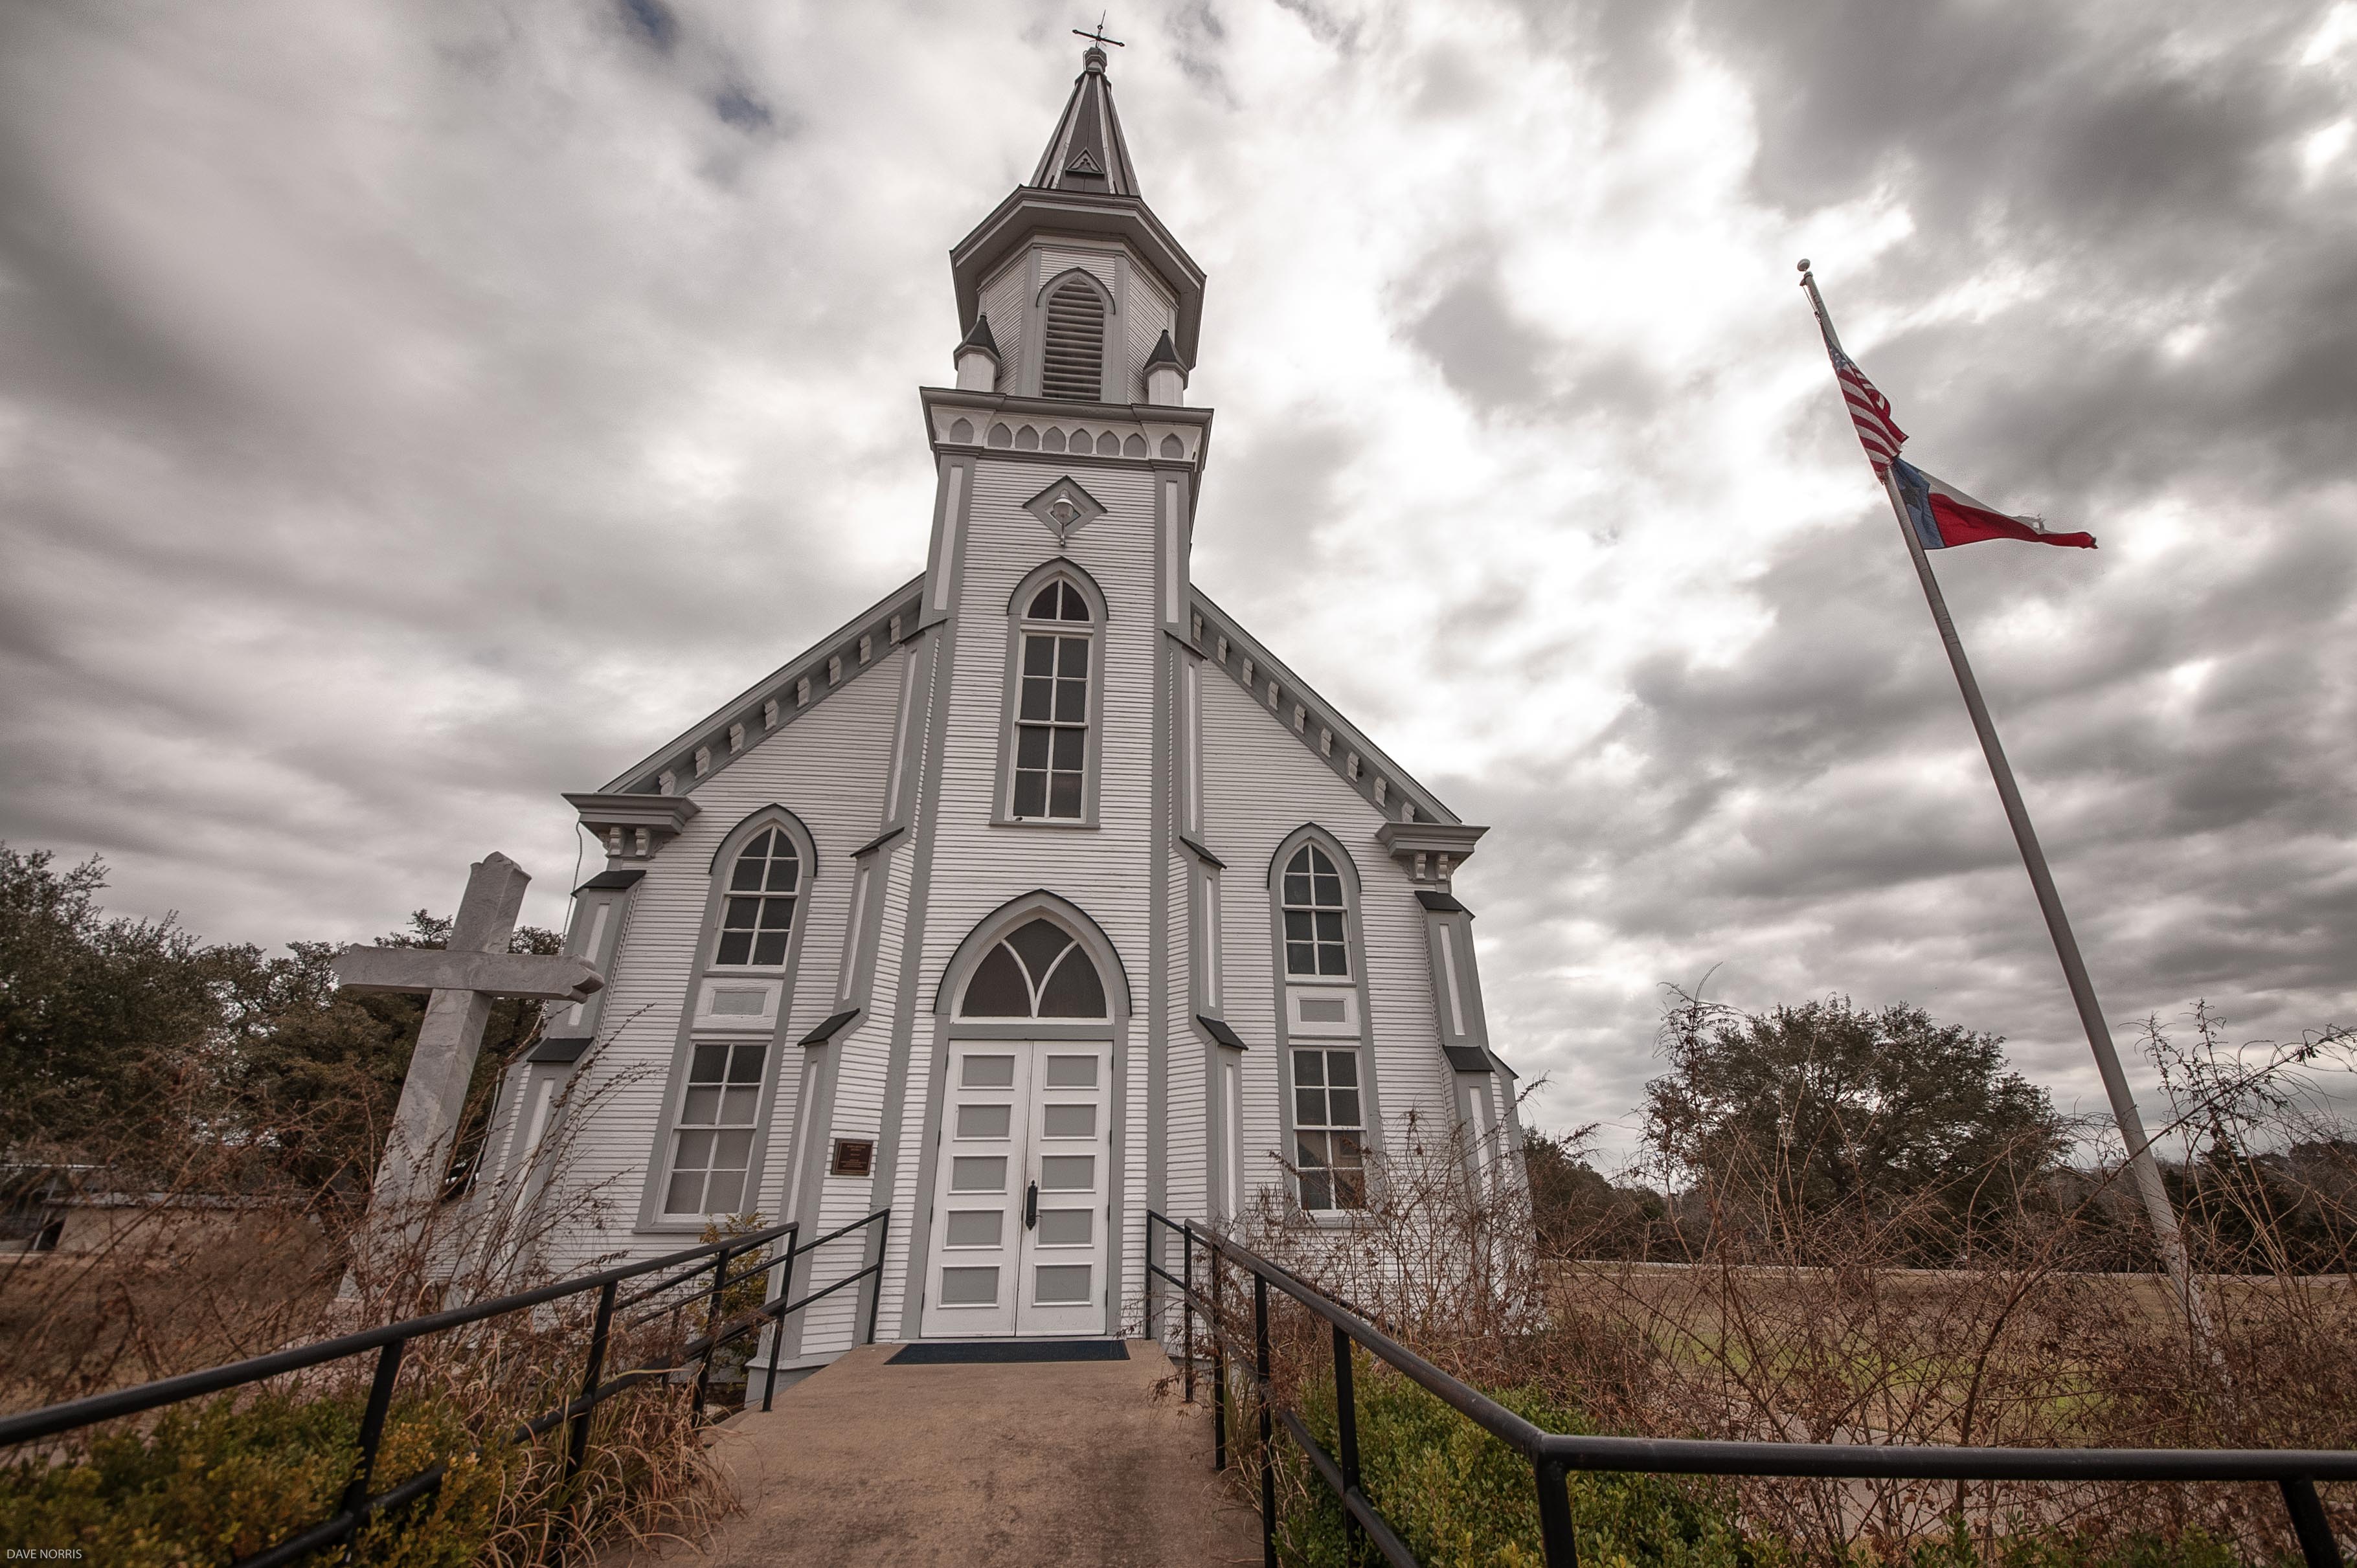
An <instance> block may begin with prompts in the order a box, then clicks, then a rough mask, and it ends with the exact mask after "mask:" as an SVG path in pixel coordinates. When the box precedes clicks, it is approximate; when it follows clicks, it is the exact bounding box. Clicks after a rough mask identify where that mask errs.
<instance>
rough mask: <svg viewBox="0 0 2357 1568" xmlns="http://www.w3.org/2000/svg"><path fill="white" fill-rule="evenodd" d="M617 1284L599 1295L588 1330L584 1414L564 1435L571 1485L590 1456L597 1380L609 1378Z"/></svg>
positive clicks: (566, 1466)
mask: <svg viewBox="0 0 2357 1568" xmlns="http://www.w3.org/2000/svg"><path fill="white" fill-rule="evenodd" d="M617 1284H618V1282H616V1281H614V1280H608V1281H607V1282H606V1285H605V1288H604V1289H603V1290H600V1291H599V1292H598V1293H597V1319H596V1321H595V1322H593V1323H592V1324H591V1325H590V1326H589V1368H588V1370H587V1371H586V1372H584V1373H582V1375H581V1401H582V1404H581V1410H580V1412H579V1413H577V1414H576V1415H575V1416H574V1418H573V1429H572V1431H570V1432H568V1433H566V1434H565V1479H566V1480H567V1481H571V1480H572V1479H573V1477H576V1476H578V1475H579V1474H581V1461H582V1459H583V1458H584V1457H585V1456H586V1455H587V1454H588V1452H589V1417H590V1415H591V1414H592V1413H593V1412H595V1410H596V1407H595V1406H594V1405H592V1404H591V1403H590V1401H592V1400H594V1399H596V1398H597V1380H598V1379H600V1378H602V1377H604V1376H605V1375H606V1343H607V1341H608V1339H609V1338H610V1337H612V1335H613V1331H614V1292H615V1289H616V1287H617Z"/></svg>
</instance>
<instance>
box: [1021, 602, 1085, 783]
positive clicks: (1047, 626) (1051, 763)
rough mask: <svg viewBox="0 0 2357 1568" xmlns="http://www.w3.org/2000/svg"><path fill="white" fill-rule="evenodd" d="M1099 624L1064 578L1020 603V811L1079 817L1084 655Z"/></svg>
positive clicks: (1083, 776) (1082, 751) (1083, 767)
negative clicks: (1023, 604) (1027, 602)
mask: <svg viewBox="0 0 2357 1568" xmlns="http://www.w3.org/2000/svg"><path fill="white" fill-rule="evenodd" d="M1095 632H1096V627H1095V623H1094V620H1093V618H1092V617H1091V615H1090V613H1089V604H1088V601H1087V600H1086V599H1085V598H1083V597H1082V595H1081V591H1080V589H1079V588H1077V587H1075V586H1074V585H1072V584H1071V583H1070V582H1068V581H1066V580H1064V579H1063V578H1060V577H1059V578H1056V579H1054V580H1052V581H1050V582H1049V584H1048V585H1046V586H1045V587H1042V588H1041V589H1039V592H1038V593H1036V594H1034V595H1032V596H1031V602H1030V603H1029V604H1028V605H1026V606H1025V607H1024V608H1023V625H1022V650H1021V654H1020V658H1021V663H1020V664H1019V666H1018V667H1017V671H1018V672H1017V677H1016V679H1017V690H1016V699H1015V703H1016V705H1015V787H1014V794H1013V798H1012V800H1011V802H1010V807H1009V810H1010V813H1011V814H1012V815H1014V816H1017V817H1047V818H1066V819H1070V820H1072V821H1078V820H1080V818H1081V817H1082V815H1083V814H1084V813H1085V811H1086V807H1087V797H1088V789H1087V781H1088V755H1089V659H1090V650H1091V646H1092V642H1093V640H1094V637H1095Z"/></svg>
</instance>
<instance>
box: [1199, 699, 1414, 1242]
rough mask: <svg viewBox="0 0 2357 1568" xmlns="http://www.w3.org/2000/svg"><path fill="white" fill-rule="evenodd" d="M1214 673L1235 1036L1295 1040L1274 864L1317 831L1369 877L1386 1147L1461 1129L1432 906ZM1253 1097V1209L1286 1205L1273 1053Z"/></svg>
mask: <svg viewBox="0 0 2357 1568" xmlns="http://www.w3.org/2000/svg"><path fill="white" fill-rule="evenodd" d="M1205 674H1206V679H1205V681H1204V683H1203V773H1204V782H1203V789H1204V797H1205V800H1204V832H1205V837H1206V842H1207V843H1209V844H1210V846H1211V850H1212V852H1213V853H1214V854H1217V855H1219V857H1220V858H1221V859H1222V860H1223V861H1225V862H1227V865H1228V870H1227V872H1226V873H1225V874H1224V875H1222V877H1221V879H1220V891H1221V899H1220V904H1221V918H1220V924H1221V929H1222V937H1223V939H1224V941H1223V946H1222V952H1223V954H1224V956H1225V958H1226V960H1227V968H1226V972H1225V983H1224V984H1223V986H1222V994H1223V997H1224V999H1225V1001H1226V1004H1227V1008H1226V1012H1227V1017H1228V1019H1229V1021H1230V1023H1231V1024H1232V1025H1233V1026H1235V1027H1236V1028H1237V1030H1238V1032H1239V1033H1241V1034H1243V1036H1244V1037H1245V1038H1246V1039H1247V1040H1250V1041H1252V1042H1254V1045H1255V1046H1257V1045H1258V1044H1259V1043H1260V1042H1261V1041H1264V1040H1268V1041H1272V1042H1274V1041H1275V1040H1280V1039H1282V1038H1283V1026H1282V1022H1281V1005H1280V998H1279V996H1278V993H1277V977H1276V975H1275V929H1276V926H1275V918H1276V911H1275V908H1274V907H1273V905H1272V902H1271V899H1270V897H1269V888H1268V876H1269V865H1270V862H1271V860H1272V858H1273V857H1274V856H1275V854H1276V849H1277V846H1278V844H1280V843H1282V842H1284V840H1285V838H1286V835H1287V834H1289V833H1291V832H1293V831H1294V830H1295V829H1296V828H1298V827H1300V826H1301V825H1302V824H1303V823H1305V822H1316V823H1317V824H1318V826H1320V827H1322V828H1324V829H1326V830H1327V831H1328V832H1331V833H1332V834H1333V835H1334V836H1335V838H1336V839H1337V840H1338V841H1339V842H1340V843H1341V845H1342V847H1343V848H1344V849H1345V850H1347V851H1348V852H1349V853H1350V855H1351V860H1352V862H1353V863H1354V864H1355V865H1357V867H1358V872H1359V879H1360V925H1361V929H1362V930H1363V931H1364V933H1365V937H1366V945H1367V951H1366V952H1365V953H1364V954H1361V955H1359V961H1360V962H1361V963H1362V964H1364V965H1365V972H1366V974H1367V977H1368V1014H1369V1025H1370V1029H1369V1037H1370V1039H1371V1040H1372V1071H1373V1076H1374V1081H1375V1089H1376V1094H1377V1097H1378V1099H1379V1101H1380V1103H1381V1104H1382V1107H1383V1124H1384V1133H1385V1136H1386V1139H1387V1140H1388V1141H1390V1142H1391V1143H1393V1144H1396V1143H1397V1142H1398V1141H1399V1140H1400V1139H1401V1138H1402V1137H1403V1136H1404V1133H1405V1125H1404V1124H1405V1120H1406V1116H1407V1113H1408V1112H1409V1111H1411V1110H1415V1111H1416V1112H1419V1113H1420V1114H1421V1116H1422V1118H1423V1119H1424V1121H1425V1124H1426V1126H1431V1127H1439V1128H1444V1129H1445V1128H1447V1127H1448V1126H1449V1125H1450V1123H1451V1121H1452V1119H1453V1116H1454V1098H1455V1097H1454V1093H1453V1085H1452V1084H1451V1083H1450V1081H1449V1079H1448V1074H1449V1070H1450V1069H1449V1068H1448V1058H1445V1057H1443V1056H1442V1055H1441V1054H1440V1046H1439V1038H1440V1036H1439V1029H1438V1024H1437V1015H1436V1014H1435V1012H1434V1006H1433V995H1432V974H1431V962H1430V960H1429V959H1428V958H1427V957H1426V950H1425V938H1424V925H1423V913H1422V906H1421V905H1419V904H1418V903H1417V902H1416V899H1415V885H1414V884H1413V883H1412V882H1411V881H1410V880H1409V878H1408V876H1407V875H1406V874H1405V872H1404V871H1403V870H1402V869H1401V868H1400V866H1399V865H1398V863H1396V862H1395V861H1394V860H1393V859H1392V858H1391V856H1390V855H1389V854H1386V853H1385V852H1384V850H1383V846H1382V845H1381V844H1379V843H1376V842H1375V830H1376V829H1377V828H1379V827H1381V826H1382V825H1383V821H1384V818H1383V815H1382V814H1381V813H1380V812H1378V811H1376V810H1375V808H1374V807H1373V806H1372V805H1370V804H1369V803H1368V802H1367V801H1366V800H1364V799H1363V798H1362V797H1361V795H1360V794H1359V793H1358V791H1356V790H1355V789H1351V787H1350V785H1349V784H1347V783H1345V782H1344V781H1343V780H1342V779H1340V778H1339V777H1338V776H1337V775H1336V774H1335V773H1334V772H1333V770H1332V769H1331V768H1329V767H1328V766H1327V765H1326V763H1325V761H1324V759H1323V758H1321V757H1318V756H1317V755H1316V754H1315V753H1313V752H1311V751H1310V750H1309V749H1308V747H1306V746H1303V745H1302V744H1301V743H1300V741H1299V739H1298V738H1297V737H1296V736H1293V735H1292V734H1290V733H1288V732H1287V731H1286V729H1285V728H1284V727H1283V725H1281V724H1280V722H1279V720H1278V718H1277V716H1276V715H1275V714H1271V713H1270V712H1269V711H1268V709H1267V708H1266V707H1265V706H1264V705H1263V704H1262V703H1258V702H1255V701H1254V699H1253V698H1252V697H1251V696H1249V695H1247V694H1246V693H1244V692H1243V690H1242V689H1241V688H1239V687H1238V686H1237V685H1236V683H1235V681H1234V680H1233V678H1232V677H1223V676H1222V675H1221V674H1220V672H1219V671H1216V670H1207V671H1206V672H1205ZM1285 1127H1286V1117H1285V1107H1284V1105H1283V1103H1282V1102H1281V1101H1280V1099H1279V1095H1278V1079H1277V1063H1276V1053H1275V1051H1274V1050H1270V1049H1254V1050H1248V1051H1246V1052H1245V1053H1244V1060H1243V1132H1242V1134H1241V1136H1240V1138H1239V1140H1238V1142H1239V1144H1240V1153H1241V1154H1242V1155H1243V1163H1242V1166H1241V1169H1242V1173H1243V1177H1242V1179H1243V1197H1244V1198H1245V1201H1246V1202H1247V1203H1249V1202H1250V1201H1251V1197H1252V1195H1253V1193H1254V1191H1256V1190H1257V1189H1259V1188H1262V1187H1268V1188H1271V1189H1272V1190H1275V1191H1279V1192H1281V1191H1282V1190H1283V1187H1284V1182H1285V1172H1284V1169H1283V1167H1282V1166H1281V1165H1279V1164H1278V1163H1277V1160H1278V1159H1279V1158H1280V1157H1281V1155H1282V1151H1283V1149H1284V1140H1285Z"/></svg>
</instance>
